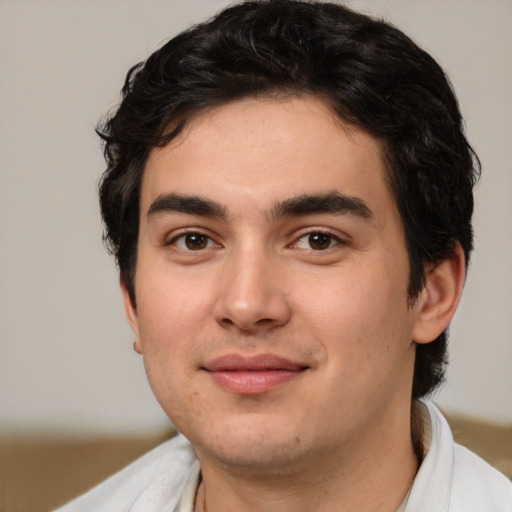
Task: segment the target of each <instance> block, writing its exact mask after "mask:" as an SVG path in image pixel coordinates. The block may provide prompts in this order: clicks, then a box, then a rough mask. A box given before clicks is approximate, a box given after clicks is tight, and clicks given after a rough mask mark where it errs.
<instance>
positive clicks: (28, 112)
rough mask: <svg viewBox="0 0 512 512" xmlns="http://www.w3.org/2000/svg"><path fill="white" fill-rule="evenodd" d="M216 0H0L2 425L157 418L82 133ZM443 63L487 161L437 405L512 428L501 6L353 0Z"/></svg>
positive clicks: (148, 425)
mask: <svg viewBox="0 0 512 512" xmlns="http://www.w3.org/2000/svg"><path fill="white" fill-rule="evenodd" d="M226 4H227V2H226V1H223V0H201V1H199V0H192V1H189V2H184V1H182V0H146V1H142V0H138V1H135V0H0V336H1V339H0V431H1V432H2V433H3V434H4V435H6V434H12V433H18V434H19V433H29V434H36V433H37V434H39V435H40V434H44V435H52V436H53V435H55V436H62V435H66V436H75V435H86V436H96V435H105V434H107V435H110V434H131V433H148V432H151V431H154V430H158V429H160V428H161V427H162V426H163V425H165V424H166V419H165V418H164V416H163V413H161V412H160V410H159V407H158V405H157V404H156V402H155V400H154V398H153V397H152V395H151V392H150V390H149V388H148V385H147V384H146V381H145V376H144V372H143V368H142V364H141V361H140V359H139V358H138V356H136V354H134V353H133V352H132V349H131V346H132V337H131V334H130V332H129V330H128V328H127V327H125V325H124V319H123V315H122V310H121V301H120V297H119V293H118V290H117V275H116V271H115V268H114V264H113V261H111V260H110V258H109V257H108V256H107V255H106V253H105V251H104V249H103V247H102V244H101V225H100V220H99V214H98V208H97V199H96V190H95V187H96V182H97V179H98V177H99V175H100V173H101V172H102V169H103V161H102V157H101V154H100V150H99V142H98V140H97V138H96V136H95V135H94V132H93V129H94V126H95V124H96V122H97V119H98V118H99V116H100V115H101V114H102V113H104V112H105V111H106V110H107V109H109V108H111V107H112V106H114V105H115V104H116V102H117V101H118V91H119V89H120V87H121V85H122V82H123V80H124V75H125V73H126V71H127V69H128V68H129V67H130V66H131V65H133V64H135V63H136V62H138V61H139V60H141V59H143V58H145V57H147V56H148V55H149V54H150V53H151V52H152V51H153V50H154V49H156V48H157V47H158V46H159V45H160V44H161V43H162V42H163V41H164V40H165V39H167V38H168V37H169V36H170V35H172V34H174V33H176V32H177V31H179V30H181V29H183V28H185V27H186V26H188V25H189V24H190V23H193V22H197V21H201V20H202V19H204V18H205V17H206V16H207V15H210V14H213V13H214V12H216V11H217V10H218V9H219V8H220V7H221V6H223V5H226ZM349 4H351V5H353V6H354V7H358V8H362V9H364V10H366V11H367V12H370V13H374V14H377V15H380V16H383V17H385V18H386V19H388V20H391V21H392V22H394V23H396V24H397V25H398V26H399V27H400V28H402V29H403V30H404V31H406V32H407V33H408V34H409V35H411V36H412V37H413V38H414V39H416V40H417V41H418V42H419V43H420V44H421V45H422V46H424V47H425V48H426V49H427V50H429V51H430V52H431V53H432V54H433V55H434V56H435V57H436V58H437V59H438V60H439V61H440V63H441V65H442V66H443V67H444V68H445V69H446V70H447V71H448V74H449V75H450V77H451V79H452V81H453V84H454V86H455V89H456V90H457V92H458V96H459V100H460V103H461V106H462V110H463V112H464V114H465V117H466V121H467V125H468V133H469V138H470V140H471V142H472V143H473V145H474V147H475V148H476V150H477V151H478V153H479V155H480V157H481V159H482V163H483V178H482V180H481V182H480V185H479V186H478V189H477V201H478V206H477V210H476V218H475V228H476V247H477V249H476V252H475V254H474V259H473V264H472V268H471V271H470V276H469V281H468V283H467V286H466V290H465V296H464V299H463V303H462V306H461V308H460V311H459V312H458V314H457V316H456V319H455V321H454V323H453V326H452V336H451V359H452V365H451V370H450V372H449V382H448V384H447V385H446V386H445V387H444V388H443V390H442V392H441V393H440V394H438V395H437V396H436V400H437V401H438V402H439V403H440V404H441V405H442V406H443V407H445V408H446V409H448V410H451V411H454V412H458V413H461V412H462V413H467V414H472V415H475V416H477V417H483V418H487V419H491V420H493V421H498V422H502V423H512V398H511V396H510V395H511V393H510V392H511V390H512V371H511V362H512V334H511V333H512V263H511V261H512V227H511V221H512V200H511V197H512V152H511V145H512V122H511V118H512V99H511V92H510V91H512V65H511V63H512V60H511V58H512V2H510V1H509V0H429V1H428V2H427V1H425V0H398V1H397V0H394V1H393V0H373V1H372V0H354V1H352V2H349Z"/></svg>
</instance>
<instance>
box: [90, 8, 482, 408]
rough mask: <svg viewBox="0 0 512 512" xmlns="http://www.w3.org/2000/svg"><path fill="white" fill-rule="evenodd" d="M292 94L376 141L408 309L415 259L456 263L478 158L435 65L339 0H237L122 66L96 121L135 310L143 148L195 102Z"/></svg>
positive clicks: (416, 389) (421, 367)
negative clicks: (398, 237) (121, 76)
mask: <svg viewBox="0 0 512 512" xmlns="http://www.w3.org/2000/svg"><path fill="white" fill-rule="evenodd" d="M304 94H309V95H314V96H316V97H320V98H322V99H323V100H324V101H325V103H326V104H327V105H328V106H329V107H330V108H331V109H332V110H333V111H334V112H335V113H336V114H337V115H338V116H339V117H340V118H341V119H342V120H344V121H345V122H347V123H350V124H352V125H355V126H357V127H359V128H361V129H363V130H365V131H366V132H367V133H369V134H371V135H373V136H374V137H376V138H377V139H378V140H380V141H381V142H382V144H383V148H384V149H383V157H384V159H385V161H386V165H387V169H388V180H389V186H390V188H391V190H392V192H393V195H394V198H395V200H396V204H397V206H398V210H399V213H400V216H401V218H402V221H403V225H404V230H405V238H406V246H407V251H408V256H409V264H410V278H409V289H408V295H409V301H410V303H412V302H414V300H415V298H416V297H417V296H418V294H419V292H420V291H421V290H422V288H423V286H424V284H425V268H426V265H427V264H434V265H435V264H438V263H440V262H441V261H443V260H444V259H446V258H447V257H449V256H450V255H451V254H452V252H453V249H454V246H455V244H456V243H457V242H458V243H460V245H461V246H462V249H463V250H464V255H465V259H466V263H468V262H469V255H470V252H471V250H472V239H473V234H472V227H471V216H472V212H473V194H472V189H473V185H474V183H475V181H476V179H477V177H478V174H479V170H480V166H479V162H478V158H477V157H476V155H475V154H474V152H473V150H472V149H471V147H470V145H469V144H468V142H467V140H466V137H465V135H464V131H463V125H462V117H461V114H460V112H459V107H458V104H457V100H456V98H455V95H454V93H453V90H452V87H451V85H450V83H449V81H448V79H447V77H446V76H445V74H444V72H443V71H442V69H441V68H440V67H439V65H438V64H437V63H436V62H435V60H434V59H433V58H432V57H431V56H430V55H429V54H427V53H426V52H425V51H423V50H421V49H420V48H419V47H418V46H417V45H416V44H415V43H414V42H413V41H411V39H409V38H408V37H407V36H406V35H404V34H403V33H402V32H401V31H400V30H398V29H396V28H395V27H393V26H392V25H390V24H388V23H385V22H383V21H381V20H377V19H373V18H370V17H368V16H364V15H361V14H358V13H355V12H353V11H351V10H349V9H347V8H346V7H343V6H341V5H339V4H335V3H324V2H309V1H300V0H262V1H248V2H242V3H240V4H237V5H234V6H231V7H229V8H227V9H225V10H223V11H222V12H220V14H218V15H217V16H216V17H214V18H212V19H211V20H209V21H207V22H205V23H202V24H199V25H196V26H194V27H192V28H190V29H189V30H187V31H185V32H182V33H181V34H179V35H178V36H176V37H174V38H173V39H172V40H170V41H169V42H167V43H166V44H165V45H164V46H162V47H161V48H160V49H159V50H157V51H156V52H155V53H153V54H152V55H151V56H150V57H149V58H148V59H147V60H146V61H145V62H142V63H139V64H137V65H136V66H134V67H133V68H132V69H131V70H130V71H129V72H128V75H127V78H126V82H125V84H124V87H123V89H122V96H123V99H122V102H121V104H120V105H119V107H118V108H117V110H116V111H114V112H113V113H111V114H110V115H109V116H108V117H107V118H106V119H104V120H103V122H102V124H101V125H100V126H99V127H98V130H97V131H98V133H99V135H100V136H101V137H102V139H103V141H104V153H105V158H106V161H107V166H108V167H107V169H106V171H105V173H104V174H103V177H102V179H101V182H100V204H101V210H102V216H103V220H104V225H105V234H104V238H105V240H106V242H107V245H108V247H109V249H110V250H111V252H112V253H113V254H114V255H115V257H116V259H117V263H118V265H119V270H120V275H121V279H122V282H123V283H124V284H125V286H126V287H127V288H128V291H129V293H130V296H131V299H132V301H133V303H134V304H135V298H136V297H135V296H136V290H135V289H134V275H135V267H136V258H137V238H138V230H139V198H140V187H141V179H142V174H143V172H144V167H145V163H146V161H147V158H148V155H149V152H150V151H151V149H152V148H155V147H158V146H164V145H166V144H167V143H169V142H170V141H171V140H172V139H173V138H174V137H176V136H177V135H178V134H179V133H180V132H181V131H182V129H183V127H184V126H185V125H186V123H187V122H188V121H189V120H190V119H191V118H192V117H193V116H194V115H195V114H197V113H199V112H201V111H203V110H204V109H206V108H208V107H212V106H216V105H221V104H223V103H227V102H230V101H234V100H237V99H241V98H245V97H251V96H252V97H253V96H268V95H271V96H272V95H277V96H283V95H284V96H297V95H304ZM171 127H172V128H171ZM446 349H447V333H446V332H443V333H442V334H441V335H440V336H439V337H438V338H437V339H436V340H434V341H433V342H431V343H428V344H422V345H418V346H417V351H416V360H415V369H414V382H413V391H412V395H413V398H419V397H422V396H425V395H427V394H429V393H431V392H432V391H433V390H434V389H435V388H436V387H437V386H438V385H439V384H440V383H441V382H442V381H443V379H444V373H445V366H446Z"/></svg>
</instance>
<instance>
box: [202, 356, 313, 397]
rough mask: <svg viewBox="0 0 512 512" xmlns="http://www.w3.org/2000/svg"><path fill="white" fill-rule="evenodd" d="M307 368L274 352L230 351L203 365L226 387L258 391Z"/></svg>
mask: <svg viewBox="0 0 512 512" xmlns="http://www.w3.org/2000/svg"><path fill="white" fill-rule="evenodd" d="M308 368H309V366H306V365H302V364H298V363H294V362H292V361H290V360H288V359H285V358H282V357H279V356H276V355H273V354H262V355H258V356H252V357H245V356H241V355H239V354H229V355H226V356H221V357H219V358H217V359H214V360H213V361H211V362H209V363H207V364H206V365H205V366H204V367H203V368H202V369H203V370H205V371H207V372H208V373H209V375H210V376H211V378H212V379H213V381H214V383H215V384H217V385H218V386H219V387H221V388H222V389H224V390H226V391H229V392H231V393H236V394H242V395H258V394H263V393H268V392H270V391H272V390H273V389H275V388H277V387H280V386H282V385H283V384H286V383H287V382H290V381H292V380H294V379H295V378H297V377H298V376H299V375H301V374H302V373H303V372H304V371H305V370H307V369H308Z"/></svg>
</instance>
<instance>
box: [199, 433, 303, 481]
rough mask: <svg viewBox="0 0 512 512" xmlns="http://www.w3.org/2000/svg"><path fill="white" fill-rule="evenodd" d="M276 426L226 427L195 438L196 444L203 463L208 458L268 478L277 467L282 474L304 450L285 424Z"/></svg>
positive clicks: (296, 436) (297, 438) (227, 466)
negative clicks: (199, 438)
mask: <svg viewBox="0 0 512 512" xmlns="http://www.w3.org/2000/svg"><path fill="white" fill-rule="evenodd" d="M273 427H274V426H273V425H269V424H267V425H265V426H264V427H262V426H261V425H260V426H257V425H255V424H254V423H253V424H248V423H245V424H244V423H242V424H238V425H237V426H233V425H231V426H229V427H228V426H226V427H223V428H222V429H220V431H218V432H217V431H216V430H211V431H209V432H208V435H207V436H204V437H203V439H201V440H197V439H194V440H193V441H192V444H193V445H194V446H195V447H196V452H197V456H198V458H199V460H200V462H201V463H203V461H202V460H201V459H202V458H207V459H209V460H211V461H216V462H217V463H219V464H221V465H222V466H224V467H226V468H236V469H237V470H238V471H240V470H242V471H247V472H248V473H260V472H263V474H266V475H268V474H270V473H272V468H274V469H275V470H276V472H279V473H282V471H283V468H286V467H288V466H290V465H291V464H292V463H294V461H296V460H297V459H300V457H301V451H302V448H303V447H302V446H301V444H302V443H301V440H300V437H299V436H298V435H293V433H291V431H290V430H289V429H286V428H283V425H282V424H281V425H280V426H279V428H273ZM189 439H190V438H189ZM195 441H199V442H195ZM269 472H270V473H269Z"/></svg>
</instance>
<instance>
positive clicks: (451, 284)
mask: <svg viewBox="0 0 512 512" xmlns="http://www.w3.org/2000/svg"><path fill="white" fill-rule="evenodd" d="M465 275H466V265H465V260H464V251H463V250H462V247H461V246H460V244H459V243H458V242H457V244H456V246H455V248H454V250H453V252H452V254H451V255H450V256H449V257H448V258H447V259H445V260H443V261H442V262H441V263H440V264H439V265H437V266H435V267H432V268H431V269H430V270H428V269H427V277H426V282H425V286H424V288H423V290H422V291H421V293H420V296H419V297H418V304H417V305H416V306H417V307H418V308H419V311H418V316H417V318H416V322H415V324H414V328H413V332H412V335H413V338H412V339H413V340H414V341H415V342H416V343H430V342H431V341H434V340H435V339H436V338H437V337H438V336H439V335H440V334H441V333H442V332H443V331H444V330H445V329H446V327H447V326H448V324H449V323H450V321H451V319H452V317H453V315H454V314H455V310H456V309H457V305H458V304H459V300H460V296H461V294H462V288H463V287H464V280H465Z"/></svg>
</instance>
